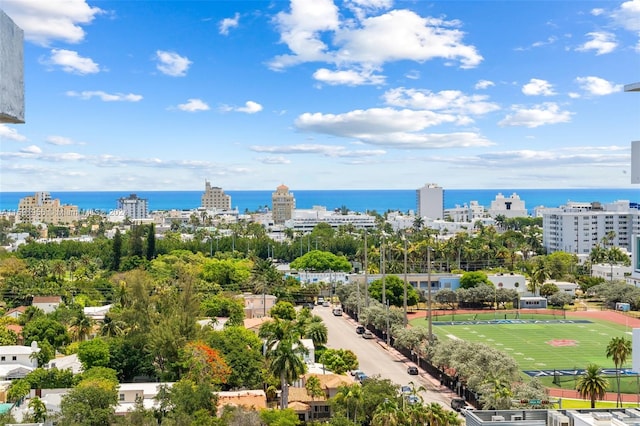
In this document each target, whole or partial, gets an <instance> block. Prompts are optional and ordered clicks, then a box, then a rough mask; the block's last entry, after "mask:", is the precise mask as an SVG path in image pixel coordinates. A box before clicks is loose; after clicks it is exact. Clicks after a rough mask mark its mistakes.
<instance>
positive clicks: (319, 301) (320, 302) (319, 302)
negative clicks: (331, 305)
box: [316, 297, 324, 305]
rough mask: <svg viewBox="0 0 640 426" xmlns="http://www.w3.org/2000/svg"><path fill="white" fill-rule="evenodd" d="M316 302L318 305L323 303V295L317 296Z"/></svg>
mask: <svg viewBox="0 0 640 426" xmlns="http://www.w3.org/2000/svg"><path fill="white" fill-rule="evenodd" d="M316 303H317V304H318V305H322V304H323V303H324V297H318V301H317V302H316Z"/></svg>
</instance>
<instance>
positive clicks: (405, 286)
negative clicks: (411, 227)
mask: <svg viewBox="0 0 640 426" xmlns="http://www.w3.org/2000/svg"><path fill="white" fill-rule="evenodd" d="M402 239H403V240H404V299H403V301H402V302H403V307H404V326H405V327H406V326H407V324H408V323H409V318H408V317H407V237H406V235H403V236H402Z"/></svg>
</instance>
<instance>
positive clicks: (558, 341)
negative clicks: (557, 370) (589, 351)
mask: <svg viewBox="0 0 640 426" xmlns="http://www.w3.org/2000/svg"><path fill="white" fill-rule="evenodd" d="M545 343H546V344H547V345H550V346H554V347H558V348H560V347H564V346H578V341H577V340H570V339H553V340H549V341H548V342H545Z"/></svg>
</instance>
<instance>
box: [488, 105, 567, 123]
mask: <svg viewBox="0 0 640 426" xmlns="http://www.w3.org/2000/svg"><path fill="white" fill-rule="evenodd" d="M511 109H512V111H513V114H508V115H507V116H506V117H505V118H504V119H503V120H501V121H500V122H499V123H498V125H500V126H502V127H505V126H524V127H529V128H534V127H539V126H544V125H547V124H557V123H568V122H570V121H571V116H572V115H573V113H572V112H570V111H561V110H560V107H559V106H558V105H557V104H556V103H555V102H546V103H543V104H541V105H535V106H533V107H532V108H525V107H523V106H521V105H514V106H513V107H512V108H511Z"/></svg>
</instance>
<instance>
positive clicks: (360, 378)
mask: <svg viewBox="0 0 640 426" xmlns="http://www.w3.org/2000/svg"><path fill="white" fill-rule="evenodd" d="M354 377H355V379H356V380H357V381H359V382H364V381H365V380H367V379H368V378H369V376H367V375H366V374H364V373H363V372H362V371H360V372H358V373H356V375H355V376H354Z"/></svg>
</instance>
